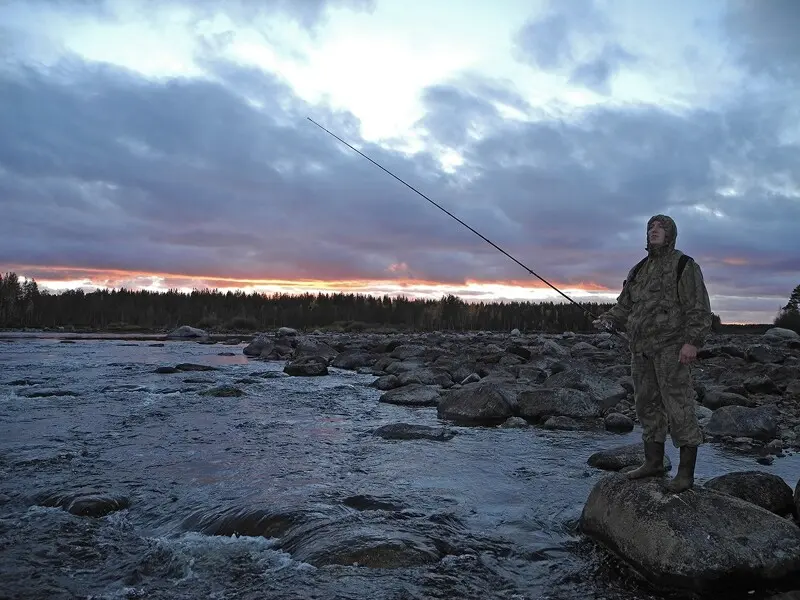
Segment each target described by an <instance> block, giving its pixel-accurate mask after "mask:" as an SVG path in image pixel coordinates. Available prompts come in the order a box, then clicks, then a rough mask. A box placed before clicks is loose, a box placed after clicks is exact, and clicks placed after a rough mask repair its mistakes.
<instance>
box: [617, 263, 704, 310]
mask: <svg viewBox="0 0 800 600" xmlns="http://www.w3.org/2000/svg"><path fill="white" fill-rule="evenodd" d="M690 260H694V259H693V258H692V257H691V256H689V255H688V254H681V257H680V258H679V259H678V270H677V272H676V274H675V277H676V279H675V281H676V282H677V283H680V280H681V275H683V270H684V269H685V268H686V263H688V262H689V261H690ZM645 262H647V257H646V256H645V257H644V258H643V259H642V260H640V261H639V262H638V263H636V265H634V267H633V269H631V276H630V278H629V279H627V280H625V281H623V282H622V287H625V286H626V285H627V284H628V283H630V282H631V281H633V280H634V278H635V277H636V273H638V272H639V269H641V268H642V266H643V265H644V263H645ZM680 299H681V298H680V292H678V300H679V301H680Z"/></svg>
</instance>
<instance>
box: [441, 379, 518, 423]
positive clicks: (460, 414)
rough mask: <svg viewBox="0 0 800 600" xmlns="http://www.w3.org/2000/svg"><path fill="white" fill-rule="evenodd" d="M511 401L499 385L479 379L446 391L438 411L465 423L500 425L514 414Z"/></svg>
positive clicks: (509, 395) (445, 417)
mask: <svg viewBox="0 0 800 600" xmlns="http://www.w3.org/2000/svg"><path fill="white" fill-rule="evenodd" d="M514 404H515V399H514V398H512V397H511V394H510V393H509V392H508V390H504V389H503V388H502V386H501V385H499V384H496V383H493V382H490V381H489V382H486V381H481V382H478V383H470V384H467V385H465V386H463V387H460V388H458V389H451V390H449V391H447V393H446V394H444V395H443V396H442V399H441V401H440V402H439V406H438V408H437V415H438V416H439V418H440V419H447V420H450V421H454V422H457V423H461V424H465V425H467V424H470V425H499V424H500V423H502V422H503V421H505V420H506V419H508V417H510V416H512V415H513V413H514Z"/></svg>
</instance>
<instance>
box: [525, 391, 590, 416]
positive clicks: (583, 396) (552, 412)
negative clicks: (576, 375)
mask: <svg viewBox="0 0 800 600" xmlns="http://www.w3.org/2000/svg"><path fill="white" fill-rule="evenodd" d="M518 403H519V409H518V410H519V413H518V414H519V416H521V417H525V418H526V419H532V420H535V421H542V420H545V419H547V418H548V417H573V418H592V417H600V416H602V414H603V411H602V408H601V407H600V405H599V404H598V403H597V402H596V401H595V400H594V398H593V397H592V396H590V395H589V394H588V393H586V392H584V391H581V390H576V389H573V388H558V389H551V388H540V389H535V390H528V391H525V392H522V393H520V394H519V397H518Z"/></svg>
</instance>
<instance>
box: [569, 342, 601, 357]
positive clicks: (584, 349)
mask: <svg viewBox="0 0 800 600" xmlns="http://www.w3.org/2000/svg"><path fill="white" fill-rule="evenodd" d="M596 351H597V348H596V347H595V346H592V345H591V344H589V343H588V342H578V343H577V344H575V345H574V346H572V348H570V354H571V355H572V356H584V355H586V354H591V353H593V352H596Z"/></svg>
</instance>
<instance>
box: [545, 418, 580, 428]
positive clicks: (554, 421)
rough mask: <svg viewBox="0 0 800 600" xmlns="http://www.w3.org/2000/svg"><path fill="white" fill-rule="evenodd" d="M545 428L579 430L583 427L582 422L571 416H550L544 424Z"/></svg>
mask: <svg viewBox="0 0 800 600" xmlns="http://www.w3.org/2000/svg"><path fill="white" fill-rule="evenodd" d="M542 427H544V428H545V429H561V430H563V431H578V430H579V429H582V427H581V425H580V423H578V422H577V421H576V420H575V419H570V418H569V417H550V418H549V419H547V420H546V421H545V422H544V423H543V424H542Z"/></svg>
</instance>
